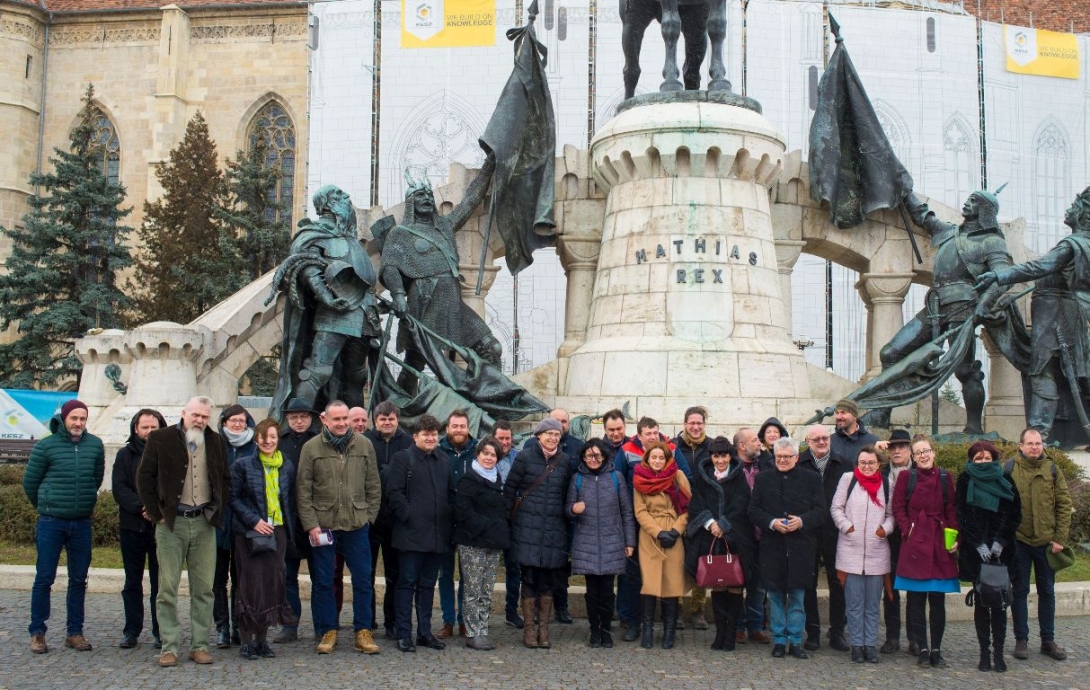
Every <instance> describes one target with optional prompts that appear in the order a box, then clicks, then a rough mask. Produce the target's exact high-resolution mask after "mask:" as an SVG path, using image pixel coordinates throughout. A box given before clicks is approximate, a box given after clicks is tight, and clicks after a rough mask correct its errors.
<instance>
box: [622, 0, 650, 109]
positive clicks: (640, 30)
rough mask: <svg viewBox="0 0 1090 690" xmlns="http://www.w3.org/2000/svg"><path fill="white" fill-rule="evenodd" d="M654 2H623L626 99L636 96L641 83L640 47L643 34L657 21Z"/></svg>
mask: <svg viewBox="0 0 1090 690" xmlns="http://www.w3.org/2000/svg"><path fill="white" fill-rule="evenodd" d="M653 7H655V3H654V2H639V1H638V0H623V1H622V2H621V48H622V49H623V51H624V97H625V99H626V100H627V99H629V98H632V97H633V96H634V95H636V84H637V83H639V81H640V47H641V46H642V45H643V34H644V32H645V31H647V27H648V26H650V25H651V22H652V21H654V19H655V13H654V12H652V10H651V8H653Z"/></svg>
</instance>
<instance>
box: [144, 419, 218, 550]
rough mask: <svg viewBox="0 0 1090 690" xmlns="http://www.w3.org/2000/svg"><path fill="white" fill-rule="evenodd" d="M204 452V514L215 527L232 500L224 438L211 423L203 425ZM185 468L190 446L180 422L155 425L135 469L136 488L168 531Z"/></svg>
mask: <svg viewBox="0 0 1090 690" xmlns="http://www.w3.org/2000/svg"><path fill="white" fill-rule="evenodd" d="M204 456H205V467H206V468H207V472H208V486H209V490H210V492H211V493H210V501H209V504H208V506H207V507H206V508H205V513H204V514H205V517H206V518H207V520H208V524H210V525H212V526H213V527H218V526H219V524H220V522H221V521H222V519H223V511H224V509H225V508H226V506H227V502H228V501H230V500H231V497H230V495H229V489H230V485H231V477H230V475H229V474H228V471H227V442H226V441H224V440H223V437H222V436H220V435H219V434H217V433H216V432H215V431H213V430H212V428H211V427H205V429H204ZM188 471H189V447H188V446H186V443H185V431H183V430H182V425H181V423H178V424H175V425H174V426H168V427H166V428H163V429H156V430H155V431H153V432H151V434H149V435H148V444H147V445H146V446H145V447H144V455H143V457H141V458H140V467H139V468H138V469H137V470H136V488H137V491H139V492H140V500H141V501H143V502H144V508H145V510H147V511H148V515H151V518H152V520H154V521H155V522H159V521H160V520H164V521H165V522H166V526H167V528H168V529H170V530H171V531H173V530H174V519H175V518H176V517H177V515H178V503H179V501H180V500H181V498H182V488H183V487H184V486H185V477H186V474H187V473H188Z"/></svg>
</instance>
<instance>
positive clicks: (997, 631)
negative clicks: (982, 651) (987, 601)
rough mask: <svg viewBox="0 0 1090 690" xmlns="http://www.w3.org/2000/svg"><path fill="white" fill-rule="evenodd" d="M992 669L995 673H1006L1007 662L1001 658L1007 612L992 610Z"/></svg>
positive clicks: (1005, 633) (1005, 637) (1004, 640)
mask: <svg viewBox="0 0 1090 690" xmlns="http://www.w3.org/2000/svg"><path fill="white" fill-rule="evenodd" d="M991 614H992V643H993V647H992V668H994V669H995V671H996V673H1006V672H1007V661H1006V659H1004V658H1003V644H1004V643H1005V642H1006V641H1007V610H1006V609H992V610H991Z"/></svg>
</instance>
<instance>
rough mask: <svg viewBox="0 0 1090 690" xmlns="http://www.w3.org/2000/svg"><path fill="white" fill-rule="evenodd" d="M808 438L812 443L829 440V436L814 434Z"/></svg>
mask: <svg viewBox="0 0 1090 690" xmlns="http://www.w3.org/2000/svg"><path fill="white" fill-rule="evenodd" d="M806 440H807V441H809V442H810V443H825V442H826V441H828V440H829V437H828V436H812V437H810V438H808V439H806Z"/></svg>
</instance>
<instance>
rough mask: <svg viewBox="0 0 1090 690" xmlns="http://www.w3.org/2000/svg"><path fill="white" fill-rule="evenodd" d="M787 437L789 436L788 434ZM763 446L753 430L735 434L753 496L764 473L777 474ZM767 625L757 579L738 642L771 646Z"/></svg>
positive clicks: (757, 534)
mask: <svg viewBox="0 0 1090 690" xmlns="http://www.w3.org/2000/svg"><path fill="white" fill-rule="evenodd" d="M777 423H778V422H777ZM766 424H767V422H766ZM784 435H785V436H786V434H784ZM773 443H775V441H773ZM761 445H762V442H761V438H760V436H758V434H757V432H755V431H754V430H753V429H752V428H750V427H742V428H741V429H739V430H738V431H736V432H735V434H734V448H735V452H736V453H737V454H738V458H739V460H741V463H740V467H739V470H740V473H741V475H742V477H743V478H744V479H745V483H746V490H747V492H748V493H750V494H752V493H753V486H754V484H756V482H757V477H758V476H760V475H761V473H762V472H774V471H775V469H776V468H775V461H773V460H772V459H771V457H772V453H771V452H769V453H768V456H769V457H768V459H767V460H766V458H765V453H764V450H763V449H762V448H761ZM747 505H748V503H747ZM761 534H762V530H761V529H759V528H758V529H755V530H754V532H753V553H754V555H756V554H758V553H760V550H761ZM758 573H759V570H758ZM764 624H765V591H764V589H763V588H762V587H761V580H760V578H759V577H756V578H753V579H751V580H747V581H746V600H745V613H744V615H743V617H742V619H741V620H739V621H738V625H737V630H736V631H735V641H736V642H739V643H745V641H746V639H747V638H748V639H749V640H750V641H752V642H756V643H758V644H769V643H770V642H772V638H770V637H769V636H768V635H767V634H765V632H764Z"/></svg>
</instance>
